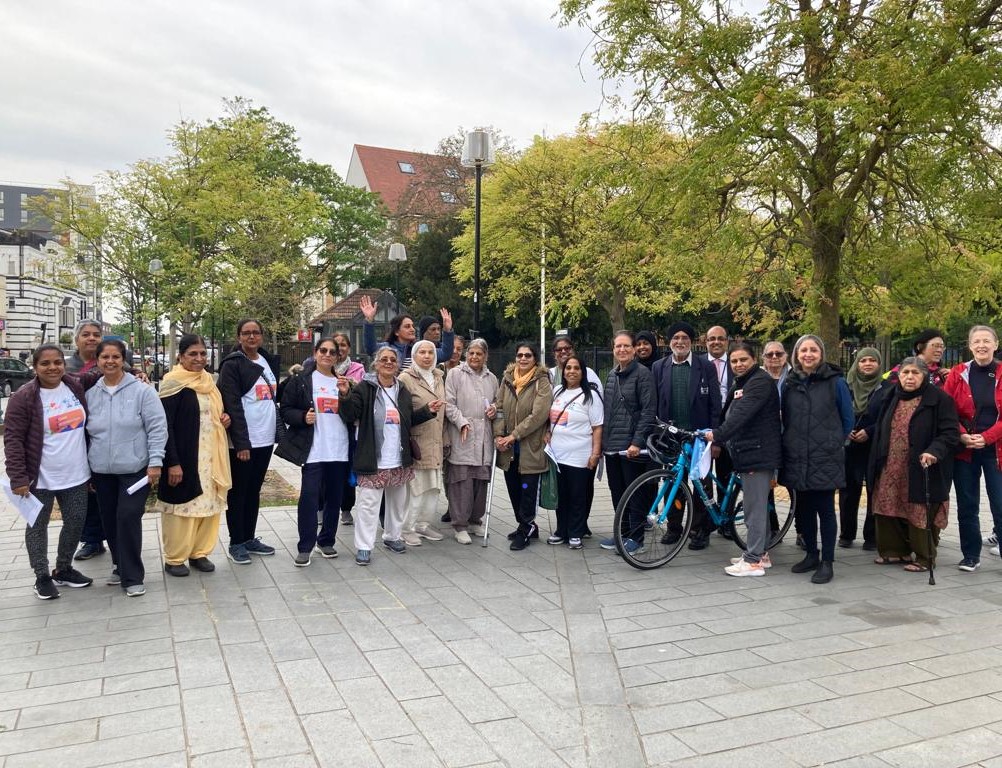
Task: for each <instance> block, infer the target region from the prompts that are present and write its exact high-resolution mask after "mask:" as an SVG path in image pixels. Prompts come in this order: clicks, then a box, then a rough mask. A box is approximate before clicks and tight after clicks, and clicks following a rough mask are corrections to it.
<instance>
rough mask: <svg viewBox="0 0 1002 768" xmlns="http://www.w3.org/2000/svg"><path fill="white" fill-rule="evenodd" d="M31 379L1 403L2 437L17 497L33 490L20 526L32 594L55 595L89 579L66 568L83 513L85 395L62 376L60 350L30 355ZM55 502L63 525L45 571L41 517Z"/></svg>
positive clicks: (45, 519) (46, 348) (50, 347)
mask: <svg viewBox="0 0 1002 768" xmlns="http://www.w3.org/2000/svg"><path fill="white" fill-rule="evenodd" d="M32 364H33V365H34V368H35V378H34V379H32V380H31V381H29V382H28V383H27V384H25V385H24V386H22V387H21V388H20V389H18V390H17V392H15V393H14V394H13V395H12V396H11V398H10V401H9V402H8V404H7V419H6V429H5V431H4V436H3V444H4V454H5V460H6V465H7V477H8V478H9V479H10V485H11V490H12V491H13V492H14V493H15V494H16V495H18V496H28V495H29V494H34V495H35V497H36V498H37V499H38V500H39V501H40V502H42V509H41V511H40V512H39V513H38V517H37V518H36V519H35V522H34V524H33V525H29V526H28V527H27V528H26V530H25V533H24V543H25V548H26V549H27V552H28V563H29V564H30V565H31V569H32V570H33V571H34V572H35V594H36V595H37V596H38V598H39V599H40V600H52V599H54V598H57V597H59V590H58V589H57V588H56V585H57V584H58V585H59V586H61V587H89V586H90V585H91V584H92V583H93V581H94V580H93V579H91V578H89V577H87V576H84V575H83V574H82V573H80V572H79V571H77V570H75V569H74V568H73V567H72V563H73V550H74V549H75V548H76V543H77V541H78V540H79V538H80V530H81V528H82V527H83V523H84V516H85V515H86V513H87V483H88V481H89V480H90V467H89V466H88V464H87V439H86V437H85V427H86V424H87V402H86V400H85V399H84V392H83V387H82V386H81V384H80V383H79V382H78V381H77V380H76V379H75V378H74V377H72V376H67V375H66V368H65V364H64V362H63V352H62V350H61V349H60V348H59V347H57V346H56V345H55V344H43V345H42V346H40V347H38V349H36V350H35V351H34V353H33V354H32ZM55 500H58V501H59V509H60V512H61V513H62V516H63V527H62V530H61V531H60V533H59V545H58V548H57V550H56V568H55V570H53V571H52V573H51V574H50V573H49V537H48V528H49V516H50V515H51V514H52V502H53V501H55Z"/></svg>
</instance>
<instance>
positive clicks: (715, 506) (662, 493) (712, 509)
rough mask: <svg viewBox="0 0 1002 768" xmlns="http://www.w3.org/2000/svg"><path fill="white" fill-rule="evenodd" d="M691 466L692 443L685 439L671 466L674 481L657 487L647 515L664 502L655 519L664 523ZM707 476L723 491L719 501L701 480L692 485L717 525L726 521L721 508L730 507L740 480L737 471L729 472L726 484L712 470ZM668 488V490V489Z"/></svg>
mask: <svg viewBox="0 0 1002 768" xmlns="http://www.w3.org/2000/svg"><path fill="white" fill-rule="evenodd" d="M691 468H692V443H691V442H688V441H686V442H684V443H682V450H681V451H680V452H679V454H678V458H677V459H676V460H675V464H674V465H673V466H672V472H673V473H674V474H675V479H674V481H673V482H672V483H671V485H670V486H669V485H668V484H667V483H665V484H663V485H662V486H661V488H659V489H658V493H657V495H656V496H655V497H654V503H653V505H652V506H651V508H650V509H649V510H648V515H651V514H653V511H654V510H655V509H657V508H658V505H659V504H660V503H661V502H665V506H664V510H663V511H662V512H661V514H660V515H659V516H658V520H657V521H658V522H659V523H661V524H664V523H665V521H666V520H667V519H668V512H669V510H671V509H672V505H673V504H674V502H675V496H676V495H677V494H678V489H679V486H681V485H682V482H683V481H684V480H685V478H687V477H688V476H689V470H690V469H691ZM707 477H708V478H709V479H710V480H712V481H713V484H714V485H715V486H716V487H717V488H719V489H721V490H722V491H723V492H724V497H723V499H721V500H720V502H719V503H718V502H716V501H714V500H713V499H712V498H710V496H709V495H708V494H707V493H706V488H704V487H703V483H702V482H699V481H697V482H694V483H693V484H692V486H693V488H694V489H695V490H696V494H697V495H698V496H699V499H700V501H702V502H703V505H704V506H705V507H706V511H707V513H708V514H709V515H710V519H711V520H713V524H714V525H718V526H719V525H722V524H723V523H725V522H727V521H728V519H727V515H726V514H725V513H724V511H723V510H725V509H730V507H731V500H732V499H733V498H734V497H735V496H737V491H738V488H739V487H740V486H741V481H740V480H739V479H738V474H737V472H731V474H730V476H729V477H728V478H727V485H726V486H725V485H724V484H723V483H722V482H720V480H718V479H717V477H716V475H714V474H713V473H712V472H711V473H710V474H709V475H707ZM669 488H670V491H669V490H668V489H669ZM666 493H667V498H666Z"/></svg>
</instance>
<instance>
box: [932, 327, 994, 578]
mask: <svg viewBox="0 0 1002 768" xmlns="http://www.w3.org/2000/svg"><path fill="white" fill-rule="evenodd" d="M967 346H968V347H969V348H970V350H971V355H972V356H973V359H972V360H971V361H970V362H966V363H960V364H959V365H956V366H954V368H953V370H951V371H950V375H949V378H948V379H947V382H946V392H947V394H949V395H950V397H952V398H953V401H954V403H955V404H956V406H957V413H958V415H959V417H960V450H959V451H958V452H957V456H956V459H957V460H956V461H955V462H954V470H953V478H954V479H953V483H954V489H955V490H956V492H957V526H958V527H959V529H960V551H961V554H962V555H963V558H964V559H963V560H961V561H960V564H959V565H958V566H957V567H958V568H959V569H960V570H962V571H968V572H969V571H975V570H977V569H978V567H979V566H980V564H981V545H982V543H983V542H982V539H981V524H980V523H979V521H978V511H979V509H980V507H981V498H980V497H981V477H982V475H984V483H985V492H986V494H987V495H988V506H989V509H990V510H991V514H992V523H993V528H994V533H993V534H992V535H993V536H994V537H997V536H998V535H999V534H1000V533H1002V470H1000V469H999V467H1000V465H1002V364H1000V363H999V361H998V360H996V359H995V353H996V351H997V350H998V348H999V339H998V335H997V334H996V333H995V329H994V328H992V327H991V326H989V325H975V326H974V327H973V328H971V330H970V331H969V332H968V334H967ZM992 551H993V554H996V555H997V554H998V553H999V550H998V547H997V546H996V547H994V548H993V550H992Z"/></svg>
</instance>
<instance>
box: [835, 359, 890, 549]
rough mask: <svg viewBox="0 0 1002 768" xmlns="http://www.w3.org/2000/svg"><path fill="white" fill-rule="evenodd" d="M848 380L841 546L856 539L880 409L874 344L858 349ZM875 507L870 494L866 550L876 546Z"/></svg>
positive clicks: (840, 503)
mask: <svg viewBox="0 0 1002 768" xmlns="http://www.w3.org/2000/svg"><path fill="white" fill-rule="evenodd" d="M845 380H846V383H847V384H848V385H849V391H850V392H851V393H852V413H853V426H852V431H851V432H850V433H849V442H848V443H847V444H846V447H845V487H844V488H842V489H840V490H839V492H838V508H839V529H840V530H839V538H838V545H839V546H840V547H844V548H848V547H851V546H852V543H853V541H855V540H856V532H857V530H858V528H859V500H860V498H861V497H862V494H863V484H864V482H865V481H866V472H867V467H868V466H869V463H870V445H871V443H870V435H869V432H870V431H872V426H873V425H872V419H873V418H874V416H875V414H876V410H877V405H878V404H877V402H876V400H879V398H880V397H881V386H880V385H881V384H882V383H883V371H882V370H881V367H880V352H878V351H877V350H876V349H874V348H873V347H863V348H862V349H860V350H859V351H858V352H856V355H855V357H854V358H853V361H852V366H851V367H850V368H849V372H848V373H847V374H846V376H845ZM871 405H872V406H873V407H871ZM872 507H873V495H872V494H870V493H868V494H867V496H866V517H865V519H864V520H863V549H867V550H869V549H873V548H874V543H873V542H874V528H873V509H872Z"/></svg>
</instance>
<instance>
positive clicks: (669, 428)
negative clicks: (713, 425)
mask: <svg viewBox="0 0 1002 768" xmlns="http://www.w3.org/2000/svg"><path fill="white" fill-rule="evenodd" d="M666 434H670V435H671V436H672V438H673V439H675V440H678V441H681V442H687V443H688V442H693V441H695V439H696V438H697V437H701V436H702V435H701V433H700V432H697V431H691V430H688V429H682V427H677V426H675V425H674V424H672V423H671V422H670V421H668V422H665V421H658V422H656V424H655V429H654V431H653V432H652V433H651V434H650V435H648V436H647V449H648V451H650V454H651V456H662V455H663V454H665V452H666V446H665V445H664V442H663V441H664V439H665V435H666Z"/></svg>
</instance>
